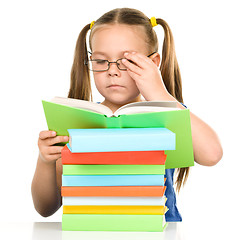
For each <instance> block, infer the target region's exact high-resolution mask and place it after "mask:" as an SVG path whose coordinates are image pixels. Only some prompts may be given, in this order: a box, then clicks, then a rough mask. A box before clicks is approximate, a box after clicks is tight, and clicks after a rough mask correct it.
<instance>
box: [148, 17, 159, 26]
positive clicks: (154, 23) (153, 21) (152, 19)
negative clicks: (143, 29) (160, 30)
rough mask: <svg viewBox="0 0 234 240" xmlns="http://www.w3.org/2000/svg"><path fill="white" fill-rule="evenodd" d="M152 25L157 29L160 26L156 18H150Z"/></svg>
mask: <svg viewBox="0 0 234 240" xmlns="http://www.w3.org/2000/svg"><path fill="white" fill-rule="evenodd" d="M150 23H151V25H152V27H155V26H157V25H158V24H157V21H156V18H155V17H152V18H150Z"/></svg>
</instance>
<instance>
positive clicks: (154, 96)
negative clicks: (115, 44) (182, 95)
mask: <svg viewBox="0 0 234 240" xmlns="http://www.w3.org/2000/svg"><path fill="white" fill-rule="evenodd" d="M155 54H157V53H155ZM155 54H154V55H152V57H155ZM124 56H125V58H126V59H127V60H126V59H122V62H123V64H124V65H125V66H126V67H127V71H128V73H129V75H130V77H131V78H132V79H133V80H135V82H136V85H137V87H138V89H139V91H140V93H141V95H142V96H143V97H144V98H145V100H146V101H158V100H171V97H172V96H171V95H170V94H169V93H168V91H167V89H166V87H165V85H164V83H163V80H162V77H161V73H160V71H159V69H158V66H157V63H156V62H157V60H155V61H153V60H152V59H150V58H149V57H147V56H145V55H143V54H141V53H137V52H131V53H125V54H124ZM158 56H159V55H158ZM129 60H130V61H129ZM158 64H159V60H158Z"/></svg>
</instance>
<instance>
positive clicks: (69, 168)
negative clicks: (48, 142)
mask: <svg viewBox="0 0 234 240" xmlns="http://www.w3.org/2000/svg"><path fill="white" fill-rule="evenodd" d="M126 174H129V175H131V174H163V175H164V174H165V165H92V164H87V165H81V164H80V165H63V175H126Z"/></svg>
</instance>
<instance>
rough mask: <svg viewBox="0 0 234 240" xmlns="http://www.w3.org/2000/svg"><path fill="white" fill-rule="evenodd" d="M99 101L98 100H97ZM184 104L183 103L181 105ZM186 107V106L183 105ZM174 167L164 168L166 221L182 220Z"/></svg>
mask: <svg viewBox="0 0 234 240" xmlns="http://www.w3.org/2000/svg"><path fill="white" fill-rule="evenodd" d="M97 103H100V102H97ZM183 106H185V105H183ZM185 107H186V106H185ZM174 172H175V169H174V168H173V169H166V171H165V175H164V177H165V178H166V182H165V186H166V191H165V196H166V198H167V201H166V206H167V207H168V209H169V210H168V211H167V212H166V213H165V218H166V221H167V222H180V221H182V217H181V215H180V213H179V211H178V208H177V205H176V194H175V190H174V187H173V183H174V181H173V177H174Z"/></svg>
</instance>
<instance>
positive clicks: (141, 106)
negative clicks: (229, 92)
mask: <svg viewBox="0 0 234 240" xmlns="http://www.w3.org/2000/svg"><path fill="white" fill-rule="evenodd" d="M51 102H53V103H57V104H61V105H65V106H70V107H74V108H82V109H86V110H89V111H93V112H96V113H101V114H104V115H106V116H107V117H112V116H115V117H118V116H119V115H122V114H132V113H143V112H162V111H171V110H180V109H179V108H176V106H177V103H176V102H170V101H164V102H158V101H144V102H134V103H129V104H126V105H124V106H122V107H120V108H119V109H118V110H116V111H115V112H114V113H113V112H112V111H111V109H110V108H108V107H107V106H105V105H102V104H98V103H94V102H89V101H85V100H80V99H73V98H63V97H54V98H53V99H52V100H51Z"/></svg>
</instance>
